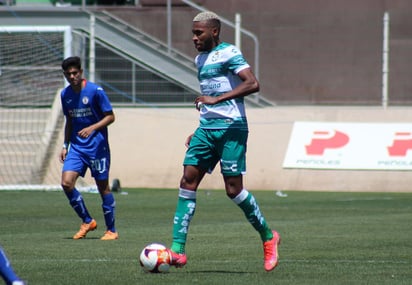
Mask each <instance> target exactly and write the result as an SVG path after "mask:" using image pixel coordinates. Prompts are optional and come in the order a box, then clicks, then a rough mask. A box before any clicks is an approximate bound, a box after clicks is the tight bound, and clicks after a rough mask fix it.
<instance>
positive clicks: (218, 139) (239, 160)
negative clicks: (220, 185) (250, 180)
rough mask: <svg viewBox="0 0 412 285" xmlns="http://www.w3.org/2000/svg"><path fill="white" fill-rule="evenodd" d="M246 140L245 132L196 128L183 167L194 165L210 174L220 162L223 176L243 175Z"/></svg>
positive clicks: (244, 170)
mask: <svg viewBox="0 0 412 285" xmlns="http://www.w3.org/2000/svg"><path fill="white" fill-rule="evenodd" d="M247 138H248V131H247V130H241V129H230V128H229V129H216V130H215V129H201V128H197V129H196V131H195V133H194V134H193V137H192V139H191V141H190V145H189V148H188V149H187V151H186V155H185V158H184V161H183V165H195V166H198V167H200V168H202V169H203V170H206V171H208V172H209V173H211V172H212V171H213V169H214V168H215V166H216V164H217V163H218V162H220V171H221V173H222V174H223V175H224V176H237V175H240V174H245V172H246V144H247Z"/></svg>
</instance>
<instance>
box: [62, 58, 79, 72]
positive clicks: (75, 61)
mask: <svg viewBox="0 0 412 285" xmlns="http://www.w3.org/2000/svg"><path fill="white" fill-rule="evenodd" d="M69 67H75V68H77V69H82V63H81V60H80V57H78V56H71V57H68V58H66V59H65V60H63V62H62V69H63V70H64V71H66V70H67V69H69Z"/></svg>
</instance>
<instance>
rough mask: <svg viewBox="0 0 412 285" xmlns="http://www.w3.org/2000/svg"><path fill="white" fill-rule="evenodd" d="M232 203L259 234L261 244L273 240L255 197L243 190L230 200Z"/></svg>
mask: <svg viewBox="0 0 412 285" xmlns="http://www.w3.org/2000/svg"><path fill="white" fill-rule="evenodd" d="M232 201H233V202H235V203H236V204H237V205H238V206H239V208H241V209H242V211H243V213H244V214H245V216H246V219H247V220H248V221H249V223H250V224H251V225H252V226H253V227H254V228H255V230H256V231H257V232H258V233H259V234H260V238H261V239H262V241H263V242H265V241H268V240H270V239H272V238H273V233H272V230H271V229H270V228H269V226H268V225H267V223H266V220H265V218H264V217H263V215H262V213H261V212H260V209H259V206H258V204H257V202H256V200H255V197H254V196H253V195H252V194H250V193H249V192H248V191H247V190H246V189H243V190H242V191H241V192H240V193H239V195H237V196H236V197H235V198H233V199H232Z"/></svg>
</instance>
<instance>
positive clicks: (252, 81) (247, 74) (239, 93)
mask: <svg viewBox="0 0 412 285" xmlns="http://www.w3.org/2000/svg"><path fill="white" fill-rule="evenodd" d="M237 75H238V76H239V78H240V79H241V80H242V82H241V83H240V84H239V85H238V86H237V87H236V88H234V89H232V90H231V91H229V92H226V93H224V94H221V95H219V96H217V97H212V96H199V97H197V98H196V100H195V104H197V103H198V102H201V103H203V104H209V105H214V104H217V103H220V102H223V101H226V100H231V99H235V98H240V97H245V96H248V95H250V94H252V93H255V92H258V91H259V88H260V86H259V81H258V80H257V78H256V76H255V75H254V74H253V72H252V70H251V68H250V67H248V68H245V69H242V70H241V71H240V72H239V73H238V74H237Z"/></svg>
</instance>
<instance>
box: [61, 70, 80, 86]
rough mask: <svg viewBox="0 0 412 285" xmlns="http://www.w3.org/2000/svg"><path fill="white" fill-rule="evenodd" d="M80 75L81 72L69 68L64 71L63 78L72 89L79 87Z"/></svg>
mask: <svg viewBox="0 0 412 285" xmlns="http://www.w3.org/2000/svg"><path fill="white" fill-rule="evenodd" d="M82 74H83V70H82V69H78V68H76V67H74V66H71V67H69V68H68V69H67V70H66V71H64V76H65V77H66V80H67V82H69V83H70V85H71V86H72V87H78V86H81V84H82Z"/></svg>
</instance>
